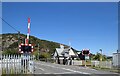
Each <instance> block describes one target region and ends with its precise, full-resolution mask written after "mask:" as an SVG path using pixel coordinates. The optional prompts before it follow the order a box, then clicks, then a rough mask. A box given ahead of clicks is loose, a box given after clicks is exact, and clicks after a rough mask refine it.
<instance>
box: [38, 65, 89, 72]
mask: <svg viewBox="0 0 120 76" xmlns="http://www.w3.org/2000/svg"><path fill="white" fill-rule="evenodd" d="M37 64H40V65H44V66H49V67H52V68H59V67H56V66H52V65H45V64H41V63H37ZM59 69H63V70H67V71H71V72H75V73H81V74H90V73H86V72H80V71H75V70H71V69H66V68H59Z"/></svg>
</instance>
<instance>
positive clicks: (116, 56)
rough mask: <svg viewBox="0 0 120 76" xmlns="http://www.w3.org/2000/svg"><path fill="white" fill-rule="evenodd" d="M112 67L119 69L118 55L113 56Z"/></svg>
mask: <svg viewBox="0 0 120 76" xmlns="http://www.w3.org/2000/svg"><path fill="white" fill-rule="evenodd" d="M113 66H114V67H119V68H120V53H114V54H113Z"/></svg>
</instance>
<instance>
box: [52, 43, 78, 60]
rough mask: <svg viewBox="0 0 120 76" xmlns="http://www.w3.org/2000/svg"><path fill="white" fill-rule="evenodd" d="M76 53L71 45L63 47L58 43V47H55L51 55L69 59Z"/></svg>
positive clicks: (74, 56)
mask: <svg viewBox="0 0 120 76" xmlns="http://www.w3.org/2000/svg"><path fill="white" fill-rule="evenodd" d="M77 56H78V55H77V54H76V53H75V52H74V51H73V49H72V48H71V47H69V48H64V46H63V45H60V48H56V50H55V53H54V55H53V57H54V59H57V61H59V60H63V59H69V58H72V59H74V58H76V57H77Z"/></svg>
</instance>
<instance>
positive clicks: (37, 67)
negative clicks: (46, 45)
mask: <svg viewBox="0 0 120 76" xmlns="http://www.w3.org/2000/svg"><path fill="white" fill-rule="evenodd" d="M35 68H37V69H40V70H42V71H45V70H44V69H42V68H38V67H36V66H35Z"/></svg>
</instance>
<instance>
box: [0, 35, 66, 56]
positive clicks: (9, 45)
mask: <svg viewBox="0 0 120 76" xmlns="http://www.w3.org/2000/svg"><path fill="white" fill-rule="evenodd" d="M0 36H2V47H1V48H2V51H3V52H6V51H8V50H9V52H12V53H16V54H18V45H19V44H20V43H24V42H25V38H26V35H24V34H20V35H19V38H18V34H16V33H7V34H2V35H0ZM29 43H31V44H33V45H34V51H38V50H39V51H40V52H47V53H49V54H53V53H54V51H55V48H58V47H59V46H60V43H57V42H53V41H48V40H42V39H38V38H37V37H34V36H30V41H29ZM38 44H39V47H38ZM63 45H64V44H63ZM64 46H65V47H68V46H67V45H64Z"/></svg>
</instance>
